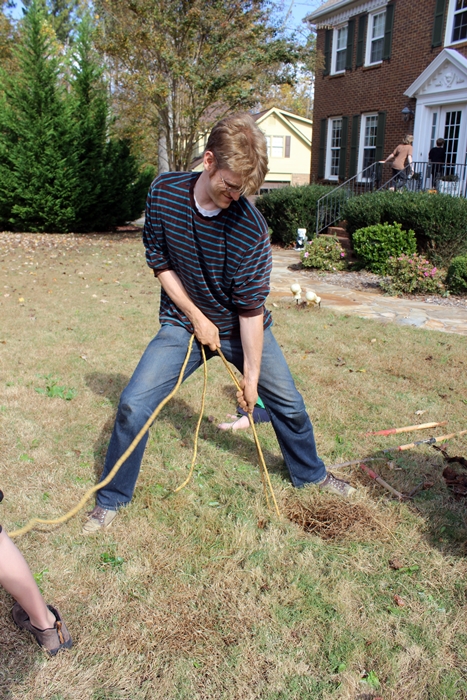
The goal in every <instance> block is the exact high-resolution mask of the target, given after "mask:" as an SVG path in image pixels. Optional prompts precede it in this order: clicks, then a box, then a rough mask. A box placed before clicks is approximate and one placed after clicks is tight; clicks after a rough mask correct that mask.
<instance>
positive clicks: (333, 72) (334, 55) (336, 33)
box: [331, 23, 349, 75]
mask: <svg viewBox="0 0 467 700" xmlns="http://www.w3.org/2000/svg"><path fill="white" fill-rule="evenodd" d="M344 29H346V30H347V31H346V32H345V45H344V47H343V48H342V49H339V50H338V48H337V42H338V38H339V32H341V31H342V30H344ZM348 36H349V25H348V23H346V24H341V25H340V26H339V27H335V28H334V32H333V35H332V55H331V75H339V74H340V73H345V64H346V57H347V42H348ZM338 51H339V53H343V54H344V67H343V68H340V69H339V70H337V66H336V64H337V53H338Z"/></svg>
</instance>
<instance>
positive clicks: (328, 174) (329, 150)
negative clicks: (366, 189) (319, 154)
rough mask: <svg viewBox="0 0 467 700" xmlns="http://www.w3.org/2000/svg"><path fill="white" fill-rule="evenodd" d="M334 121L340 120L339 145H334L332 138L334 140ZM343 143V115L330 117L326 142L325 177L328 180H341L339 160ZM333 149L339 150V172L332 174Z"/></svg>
mask: <svg viewBox="0 0 467 700" xmlns="http://www.w3.org/2000/svg"><path fill="white" fill-rule="evenodd" d="M334 122H340V123H341V124H340V130H341V133H340V139H339V146H333V144H332V140H333V124H334ZM341 144H342V117H331V118H330V119H328V135H327V143H326V169H325V173H324V175H325V178H326V180H335V181H336V182H337V180H339V161H340V149H341ZM333 151H337V152H338V159H337V173H335V174H331V167H332V154H333Z"/></svg>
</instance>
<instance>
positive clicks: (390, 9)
mask: <svg viewBox="0 0 467 700" xmlns="http://www.w3.org/2000/svg"><path fill="white" fill-rule="evenodd" d="M393 25H394V5H393V4H392V3H389V5H388V6H387V7H386V24H385V27H384V46H383V61H387V60H388V59H389V58H391V46H392V27H393Z"/></svg>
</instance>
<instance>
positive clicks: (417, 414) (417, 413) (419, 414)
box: [415, 411, 426, 416]
mask: <svg viewBox="0 0 467 700" xmlns="http://www.w3.org/2000/svg"><path fill="white" fill-rule="evenodd" d="M424 413H426V411H415V415H416V416H423V414H424Z"/></svg>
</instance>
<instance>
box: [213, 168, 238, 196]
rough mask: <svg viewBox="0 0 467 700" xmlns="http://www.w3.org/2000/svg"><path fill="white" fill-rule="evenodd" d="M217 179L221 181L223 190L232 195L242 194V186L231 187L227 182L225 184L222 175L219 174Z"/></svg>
mask: <svg viewBox="0 0 467 700" xmlns="http://www.w3.org/2000/svg"><path fill="white" fill-rule="evenodd" d="M219 177H220V179H221V180H222V184H223V185H224V187H225V189H226V190H227V192H231V193H232V194H241V192H242V185H231V184H230V183H229V182H226V181H225V180H224V178H223V177H222V175H221V174H220V173H219Z"/></svg>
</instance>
